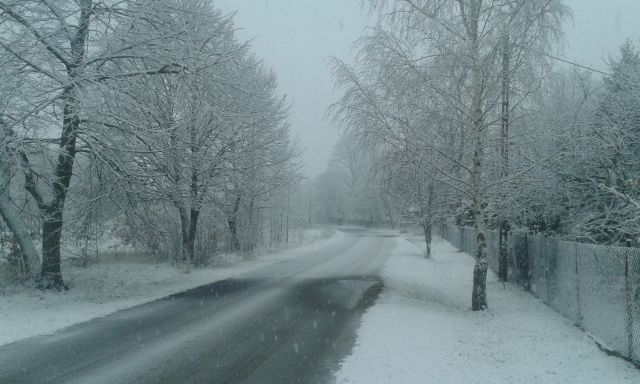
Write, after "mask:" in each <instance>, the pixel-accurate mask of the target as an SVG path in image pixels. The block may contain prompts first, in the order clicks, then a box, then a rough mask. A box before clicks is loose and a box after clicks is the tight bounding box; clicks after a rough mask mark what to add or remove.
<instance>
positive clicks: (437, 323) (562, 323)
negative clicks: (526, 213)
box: [336, 238, 640, 384]
mask: <svg viewBox="0 0 640 384" xmlns="http://www.w3.org/2000/svg"><path fill="white" fill-rule="evenodd" d="M397 241H398V245H397V247H396V250H395V252H394V255H393V256H392V257H391V258H390V259H389V261H388V262H387V264H386V266H385V268H384V270H383V277H384V279H385V285H386V288H385V291H384V293H383V295H382V296H381V298H380V299H379V300H378V302H377V303H376V304H375V305H374V306H373V307H372V308H370V309H369V310H368V312H367V313H366V314H365V315H364V317H363V323H362V326H361V328H360V329H359V331H358V336H357V341H356V347H355V348H354V350H353V352H352V354H351V355H350V356H348V357H347V358H346V359H345V360H344V361H343V362H342V363H341V368H340V370H339V372H338V373H337V374H336V383H337V384H347V383H350V384H352V383H358V384H372V383H385V384H395V383H397V384H412V383H416V384H418V383H419V384H428V383H434V384H458V383H460V384H462V383H464V384H472V383H482V384H493V383H495V384H499V383H500V384H503V383H514V384H527V383H531V384H534V383H535V384H540V383H544V384H547V383H567V384H569V383H581V384H591V383H593V384H595V383H608V384H615V383H640V370H638V369H636V368H635V367H634V366H633V365H631V364H629V363H627V362H625V361H623V360H621V359H618V358H615V357H609V356H607V355H606V354H605V353H604V352H602V351H600V350H599V349H598V347H597V346H596V345H595V343H594V342H593V341H592V340H591V339H590V338H589V337H588V336H587V335H586V334H585V333H584V332H582V331H581V330H579V329H578V328H576V327H575V326H573V325H572V324H571V323H570V322H569V321H568V320H566V319H565V318H564V317H562V316H561V315H559V314H557V313H556V312H554V311H553V310H552V309H550V308H548V307H546V306H545V305H544V304H542V303H541V302H540V301H538V300H537V299H535V298H534V297H533V296H531V295H529V294H528V293H526V292H524V291H522V290H521V289H520V288H519V287H517V286H514V285H510V284H507V285H506V286H503V284H502V283H499V282H497V279H496V277H495V276H494V275H493V274H491V273H490V276H489V284H488V285H489V286H488V295H489V306H490V309H489V310H488V311H486V312H481V313H477V312H472V311H471V310H470V301H471V300H470V298H471V277H472V273H473V264H474V261H473V259H472V258H471V257H470V256H469V255H467V254H464V253H459V252H457V250H456V249H455V248H454V247H453V246H451V245H450V244H449V243H446V242H444V241H436V243H435V244H434V249H433V255H434V256H433V259H432V260H425V259H423V258H422V253H421V252H422V248H421V245H422V246H424V243H422V244H421V245H420V244H412V243H410V242H408V241H406V240H405V239H403V238H399V239H398V240H397Z"/></svg>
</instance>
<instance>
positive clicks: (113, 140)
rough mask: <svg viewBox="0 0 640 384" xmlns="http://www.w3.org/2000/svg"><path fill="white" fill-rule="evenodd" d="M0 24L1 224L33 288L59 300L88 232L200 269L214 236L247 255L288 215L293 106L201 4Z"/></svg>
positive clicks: (30, 12)
mask: <svg viewBox="0 0 640 384" xmlns="http://www.w3.org/2000/svg"><path fill="white" fill-rule="evenodd" d="M0 26H1V27H0V28H2V31H3V32H2V34H0V69H1V71H0V78H1V79H0V84H1V85H0V87H2V88H0V94H2V96H3V97H2V99H1V100H0V103H1V104H0V124H1V129H2V135H1V138H2V141H1V142H0V155H1V157H0V214H1V215H2V219H3V221H4V222H5V223H6V225H7V227H8V228H9V229H10V231H11V233H12V235H13V236H14V237H15V239H16V241H17V243H18V244H19V245H20V249H21V252H22V254H23V256H24V259H25V260H26V263H25V264H26V265H27V266H28V275H29V276H30V278H31V279H32V280H37V281H38V283H39V286H40V287H41V288H55V289H64V288H66V286H65V283H64V281H63V278H62V271H61V242H62V241H63V235H64V236H66V237H69V238H71V237H76V238H77V237H84V238H88V237H90V232H91V231H89V230H88V229H87V228H88V227H90V226H91V223H96V222H98V223H103V224H104V223H105V222H113V221H117V222H119V223H121V226H120V232H121V237H123V238H125V239H126V240H128V241H130V242H134V243H138V244H141V245H143V246H144V247H145V248H147V249H148V250H150V251H154V252H168V253H174V254H176V255H179V257H178V258H179V260H180V261H183V262H186V263H190V264H197V263H201V262H203V261H204V260H205V259H206V257H208V256H210V253H211V252H214V251H215V249H213V250H211V249H202V250H201V251H200V252H198V250H197V244H198V243H206V240H207V239H209V240H211V237H215V236H217V234H218V233H220V231H221V230H224V232H225V233H227V234H228V236H226V237H227V238H228V239H229V240H228V243H229V247H230V248H231V249H233V250H241V249H242V250H251V249H252V248H254V247H255V246H256V245H257V242H259V241H261V239H262V237H263V233H264V227H265V225H266V223H267V222H269V221H270V220H271V221H273V220H275V219H274V217H278V218H279V217H281V216H282V212H283V211H284V212H287V214H288V209H289V207H288V206H287V205H286V203H287V199H286V198H285V199H283V198H282V196H291V195H292V194H293V193H294V192H295V190H296V188H297V185H298V183H299V181H300V177H299V171H298V165H297V155H298V153H297V152H298V151H297V150H296V148H295V145H294V144H293V143H292V142H291V140H290V138H289V132H288V123H287V116H288V106H287V103H286V101H285V99H284V98H282V97H281V96H279V95H278V91H277V81H276V77H275V75H274V74H273V73H272V72H271V71H270V70H268V69H267V68H265V67H264V66H263V65H262V64H261V63H260V62H259V61H258V60H257V59H256V58H255V57H253V56H252V55H251V53H250V51H249V47H248V46H247V44H245V43H242V42H240V41H239V40H238V39H237V38H236V37H235V36H234V26H233V19H232V15H224V14H222V13H221V12H220V11H218V10H216V9H215V8H213V6H212V5H211V3H210V2H209V1H205V0H113V1H111V0H99V1H98V0H77V1H72V0H68V1H67V0H64V1H57V0H56V1H52V0H20V1H11V0H9V1H0ZM203 220H204V221H205V224H206V227H205V228H202V226H201V225H199V224H200V223H201V222H203ZM36 226H40V229H36ZM282 228H283V227H282V226H281V227H280V229H278V231H280V232H281V231H282V230H283V229H282ZM286 230H287V233H288V227H287V228H286ZM272 232H273V230H272ZM33 234H40V235H41V240H38V239H34V236H33ZM271 239H273V236H272V237H271ZM96 241H97V239H96ZM215 243H216V241H215V239H213V244H215ZM176 244H177V245H178V246H177V247H176V246H175V245H176ZM176 248H177V249H176ZM39 250H41V251H39ZM40 252H41V253H40ZM40 255H41V256H40Z"/></svg>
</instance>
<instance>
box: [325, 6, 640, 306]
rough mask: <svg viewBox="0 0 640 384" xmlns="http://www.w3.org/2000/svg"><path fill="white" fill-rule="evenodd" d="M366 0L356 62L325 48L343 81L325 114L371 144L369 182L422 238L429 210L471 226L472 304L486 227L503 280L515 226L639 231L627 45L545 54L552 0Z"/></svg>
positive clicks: (595, 232) (550, 39) (634, 71)
mask: <svg viewBox="0 0 640 384" xmlns="http://www.w3.org/2000/svg"><path fill="white" fill-rule="evenodd" d="M367 3H369V4H372V8H373V9H375V10H376V11H377V12H378V15H379V17H378V23H377V25H376V26H375V27H373V28H371V29H370V30H369V31H368V32H367V33H366V34H365V35H364V36H363V37H362V38H361V39H360V40H359V41H358V42H357V47H358V58H357V61H356V64H355V66H349V65H347V64H345V63H343V62H341V61H339V60H335V61H334V74H335V80H336V83H337V85H338V86H339V87H340V88H342V90H343V92H344V94H343V96H342V97H341V99H340V100H339V101H338V102H337V103H336V104H335V105H334V106H333V108H332V116H333V117H334V119H335V122H336V123H337V124H339V125H340V126H341V127H342V128H343V129H344V131H345V132H346V134H347V135H349V136H351V137H354V138H356V141H357V143H358V146H357V147H358V148H361V149H363V150H365V151H373V152H375V153H377V154H378V155H377V158H378V161H377V169H378V170H379V172H380V177H379V178H378V179H377V180H378V181H373V182H374V183H378V184H379V185H382V186H391V189H389V188H383V190H385V195H386V196H387V199H389V200H391V201H393V202H394V203H393V206H394V207H395V209H396V212H398V213H399V214H402V213H404V214H407V213H417V214H418V215H417V217H418V222H419V223H420V224H421V225H422V227H423V228H424V230H425V236H426V238H427V244H429V242H430V236H431V235H430V234H431V225H432V224H433V223H434V222H436V221H443V220H455V222H456V223H457V224H459V225H471V226H474V227H475V230H476V233H477V249H476V252H475V255H474V256H475V259H476V266H475V269H474V276H473V282H474V284H473V292H472V309H473V310H483V309H485V308H487V297H486V274H487V269H488V262H487V246H486V241H485V238H486V235H485V231H486V228H487V227H492V228H495V229H497V230H499V233H500V241H501V247H500V271H499V275H500V277H501V278H502V279H504V280H506V279H507V277H508V276H507V275H508V263H507V260H508V257H507V256H508V255H507V249H508V247H507V244H508V241H509V233H510V232H512V231H515V230H522V231H537V232H545V233H548V234H553V235H559V236H565V237H571V238H574V239H575V238H578V239H580V240H582V241H591V242H599V243H608V244H612V243H615V244H620V243H628V241H634V242H636V241H637V238H638V233H639V231H638V230H639V229H640V228H639V227H638V217H639V216H638V202H639V200H638V192H639V189H638V180H639V178H638V173H637V172H638V171H637V170H638V160H639V159H640V158H639V157H638V156H639V155H640V154H639V153H638V148H637V145H638V142H639V141H638V138H639V136H638V135H639V134H640V120H638V116H639V114H638V111H639V109H638V105H640V104H638V101H639V100H638V99H637V98H638V94H639V93H638V87H639V86H640V81H638V80H640V78H638V75H639V74H640V61H639V59H638V57H639V56H638V53H637V51H636V50H635V49H634V48H633V46H632V45H630V44H627V45H625V46H624V47H623V49H622V54H621V57H620V58H618V59H615V60H613V61H612V62H611V71H610V72H611V73H610V74H604V78H603V79H600V78H599V77H598V76H596V75H594V73H593V71H582V72H580V71H578V70H566V69H558V68H557V66H555V67H554V65H553V60H554V59H555V57H556V56H557V54H556V53H555V51H556V50H557V49H558V47H559V46H561V44H560V42H561V39H562V24H563V22H564V20H565V19H566V18H567V17H568V16H569V15H570V10H569V9H568V8H567V7H566V6H564V5H563V3H562V1H560V0H535V1H530V0H501V1H486V0H428V1H427V0H394V1H369V2H367ZM385 181H388V182H385ZM398 200H400V201H402V203H398ZM429 253H430V247H429V246H428V247H427V255H429Z"/></svg>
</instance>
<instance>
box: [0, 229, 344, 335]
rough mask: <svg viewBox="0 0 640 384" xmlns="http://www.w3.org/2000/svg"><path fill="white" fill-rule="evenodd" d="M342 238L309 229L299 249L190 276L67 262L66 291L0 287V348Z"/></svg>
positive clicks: (145, 266)
mask: <svg viewBox="0 0 640 384" xmlns="http://www.w3.org/2000/svg"><path fill="white" fill-rule="evenodd" d="M340 236H341V232H337V233H336V232H335V231H333V230H327V229H326V228H321V229H310V230H306V231H305V238H304V245H303V246H301V247H300V246H299V247H295V246H293V247H292V248H290V249H287V250H282V251H279V252H276V253H271V254H265V255H263V256H260V257H258V258H257V259H256V260H252V261H244V262H238V263H235V264H232V265H230V266H226V267H215V268H213V267H212V268H204V269H193V270H191V271H188V273H187V272H186V271H179V270H177V269H176V268H175V267H173V266H170V265H166V264H159V265H155V264H149V263H133V262H115V263H100V264H96V265H90V266H89V267H87V268H81V267H74V266H73V265H71V264H67V265H65V269H64V271H63V273H64V277H65V280H66V281H67V283H68V284H69V286H70V287H71V289H70V290H69V291H67V292H64V293H59V292H42V291H38V290H34V289H28V288H24V287H22V286H19V285H9V286H5V287H0V346H1V345H5V344H8V343H11V342H14V341H17V340H21V339H24V338H28V337H32V336H37V335H45V334H51V333H53V332H55V331H57V330H60V329H62V328H65V327H67V326H70V325H73V324H76V323H80V322H83V321H87V320H90V319H93V318H97V317H101V316H105V315H108V314H110V313H113V312H116V311H118V310H121V309H125V308H129V307H133V306H136V305H139V304H143V303H146V302H149V301H153V300H156V299H159V298H162V297H165V296H168V295H171V294H173V293H177V292H181V291H184V290H188V289H191V288H195V287H198V286H202V285H206V284H209V283H212V282H215V281H218V280H223V279H226V278H229V277H232V276H235V275H238V274H241V273H245V272H250V271H254V270H256V269H259V268H261V267H264V266H266V265H269V264H273V263H276V262H279V261H282V260H287V259H291V258H296V257H300V256H301V255H303V254H304V253H307V252H310V251H313V250H315V249H319V248H321V247H323V246H325V245H326V244H327V242H329V241H333V240H334V239H336V238H338V237H340Z"/></svg>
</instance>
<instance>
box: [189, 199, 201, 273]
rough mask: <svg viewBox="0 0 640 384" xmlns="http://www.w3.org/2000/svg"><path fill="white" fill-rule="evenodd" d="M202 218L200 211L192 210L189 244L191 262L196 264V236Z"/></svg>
mask: <svg viewBox="0 0 640 384" xmlns="http://www.w3.org/2000/svg"><path fill="white" fill-rule="evenodd" d="M199 217H200V211H199V210H197V209H194V208H191V216H190V217H189V238H188V242H187V249H188V254H189V255H191V260H192V261H194V262H196V260H197V259H196V258H195V256H196V234H197V233H198V218H199Z"/></svg>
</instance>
